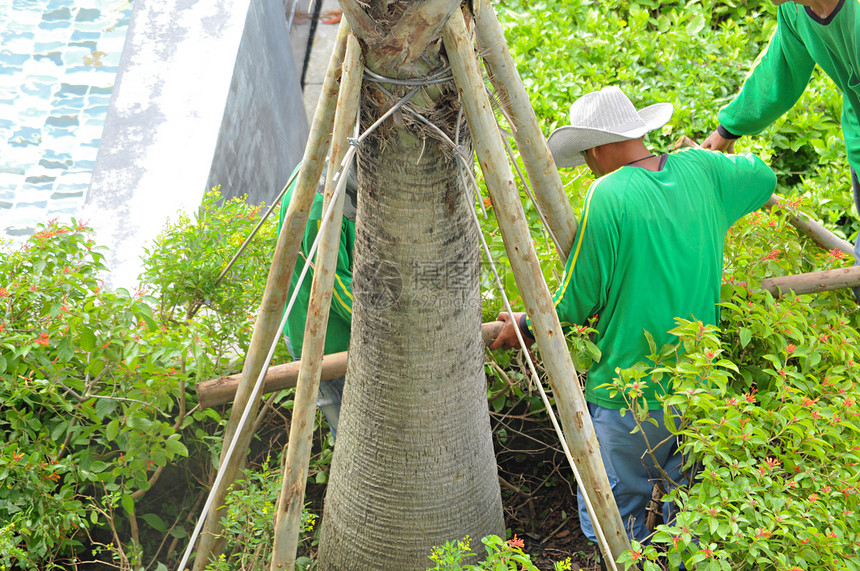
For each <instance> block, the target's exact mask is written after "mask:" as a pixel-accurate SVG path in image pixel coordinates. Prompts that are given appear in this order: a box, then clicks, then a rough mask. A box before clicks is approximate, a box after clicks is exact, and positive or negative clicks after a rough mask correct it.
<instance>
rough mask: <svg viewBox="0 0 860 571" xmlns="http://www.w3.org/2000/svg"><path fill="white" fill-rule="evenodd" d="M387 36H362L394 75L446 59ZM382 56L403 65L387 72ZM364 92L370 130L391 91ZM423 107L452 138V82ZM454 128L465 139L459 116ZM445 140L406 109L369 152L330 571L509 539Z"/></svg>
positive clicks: (376, 11)
mask: <svg viewBox="0 0 860 571" xmlns="http://www.w3.org/2000/svg"><path fill="white" fill-rule="evenodd" d="M414 4H415V3H414V2H411V1H406V0H401V1H400V2H395V3H393V4H388V3H387V2H384V1H377V0H374V1H373V2H371V4H370V8H369V14H370V16H371V17H372V18H373V20H374V21H375V22H376V26H377V27H378V28H380V29H386V28H390V27H392V26H393V25H395V24H397V21H395V22H391V21H390V20H391V17H390V14H392V13H393V14H397V15H399V14H409V13H410V11H409V10H408V9H409V8H410V7H411V6H414ZM436 5H438V3H436ZM412 13H414V10H413V12H412ZM422 22H423V23H422ZM415 25H419V26H428V27H431V28H432V27H438V26H439V22H436V21H434V22H424V21H423V19H419V20H417V23H416V24H415ZM402 26H403V24H402V23H401V27H400V28H399V29H401V30H402V29H403V27H402ZM408 36H409V34H405V37H408ZM417 37H424V34H417ZM362 39H363V40H365V42H366V38H362ZM436 39H437V40H438V36H437V38H436ZM381 45H382V44H381V43H379V44H373V43H366V51H365V57H366V61H367V65H368V67H370V68H371V69H372V70H373V71H374V72H376V73H379V74H381V75H384V76H386V77H395V76H396V77H410V76H412V77H414V76H416V75H417V74H421V75H426V74H427V73H428V72H430V71H431V70H435V69H437V68H441V67H442V62H441V58H440V57H439V54H438V48H439V42H438V41H435V42H434V41H431V42H428V43H427V45H428V46H430V47H429V48H428V49H426V50H424V52H423V54H421V57H420V58H415V57H414V55H409V56H408V57H407V58H406V59H404V58H403V57H393V56H392V55H391V54H389V53H385V57H384V58H383V57H377V56H379V54H378V53H377V51H376V50H378V49H381V48H380V46H381ZM411 49H412V50H414V46H412V48H411ZM380 61H385V62H396V67H395V68H393V69H392V68H380V67H379V62H380ZM386 89H387V90H389V91H392V92H398V93H403V92H405V89H404V88H402V87H398V86H393V85H388V86H386ZM362 101H363V103H362V110H363V117H362V128H366V127H367V126H368V125H369V124H370V123H372V122H373V121H374V120H375V119H376V118H377V117H378V116H379V115H380V114H381V112H384V110H385V109H387V108H388V107H390V106H391V105H392V104H394V103H395V101H396V99H395V100H392V99H391V98H389V97H388V96H387V95H385V92H384V91H382V89H380V88H379V87H377V86H373V85H366V87H365V89H364V96H363V99H362ZM413 105H415V106H418V107H419V112H422V113H424V114H425V116H428V118H429V119H431V120H432V121H433V122H434V123H435V124H436V125H437V126H439V127H440V128H441V129H442V130H443V131H445V132H446V133H447V134H448V135H449V136H450V137H451V139H454V138H455V137H456V135H455V132H456V131H457V125H456V120H457V118H458V108H457V107H456V105H457V98H456V92H455V91H454V87H453V85H452V84H451V83H450V82H449V83H448V84H444V85H441V86H433V87H429V88H427V89H425V90H423V93H422V94H420V97H419V98H418V99H417V100H415V101H413ZM459 132H460V141H461V143H462V144H463V145H464V146H465V147H468V146H469V141H468V138H467V130H466V126H465V125H464V124H463V125H460V129H459ZM434 137H435V135H434V133H432V131H429V130H427V129H426V128H424V127H422V126H421V125H420V124H419V123H417V122H416V121H411V120H410V118H409V116H408V115H407V114H398V115H395V116H394V117H393V118H392V120H390V121H387V122H386V123H384V124H383V125H382V126H381V127H380V129H379V130H378V131H376V132H374V134H372V135H371V136H369V137H368V138H367V139H366V140H365V141H364V142H363V143H362V145H361V147H360V149H359V177H358V178H359V195H358V212H357V217H356V241H355V254H354V268H353V321H352V338H351V342H350V358H349V363H348V365H347V382H346V387H345V389H344V395H343V407H342V409H341V416H340V421H339V426H338V440H337V446H336V447H335V453H334V459H333V461H332V467H331V473H330V476H329V484H328V490H327V495H326V501H325V510H324V513H323V518H322V530H321V536H320V550H319V568H320V569H321V570H325V571H332V570H341V569H342V570H348V571H354V570H364V569H367V570H374V571H376V570H392V571H408V570H412V569H415V570H419V569H421V570H423V569H426V568H427V566H428V563H429V560H428V558H427V557H428V556H429V554H430V550H431V548H432V547H433V546H434V545H441V544H444V543H445V542H446V541H448V540H457V539H462V538H463V537H464V536H466V535H469V536H470V537H472V538H474V539H475V540H478V539H480V538H481V537H484V536H486V535H489V534H503V533H504V520H503V514H502V504H501V493H500V490H499V484H498V473H497V469H496V461H495V455H494V451H493V446H492V437H491V432H490V421H489V411H488V407H487V398H486V381H485V376H484V366H483V346H484V345H483V343H482V340H481V299H480V287H479V275H480V257H479V249H478V244H479V242H478V234H477V229H476V228H475V226H474V223H473V222H472V220H471V214H470V210H469V208H470V205H469V200H471V198H470V197H471V193H470V192H468V191H467V189H466V188H464V187H463V186H462V184H461V177H460V175H459V171H458V168H459V166H458V164H457V161H456V159H455V158H454V156H453V152H452V151H451V150H450V148H448V147H446V146H445V145H443V144H442V143H441V142H440V141H439V140H438V139H436V138H434Z"/></svg>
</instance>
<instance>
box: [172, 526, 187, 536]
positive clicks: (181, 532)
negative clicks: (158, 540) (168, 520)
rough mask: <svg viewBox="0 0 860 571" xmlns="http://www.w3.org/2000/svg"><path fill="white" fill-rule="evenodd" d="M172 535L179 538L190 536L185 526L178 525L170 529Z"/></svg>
mask: <svg viewBox="0 0 860 571" xmlns="http://www.w3.org/2000/svg"><path fill="white" fill-rule="evenodd" d="M170 535H172V536H173V537H175V538H177V539H183V538H185V537H188V532H186V531H185V528H184V527H182V526H179V525H178V526H176V527H174V528H173V529H171V530H170Z"/></svg>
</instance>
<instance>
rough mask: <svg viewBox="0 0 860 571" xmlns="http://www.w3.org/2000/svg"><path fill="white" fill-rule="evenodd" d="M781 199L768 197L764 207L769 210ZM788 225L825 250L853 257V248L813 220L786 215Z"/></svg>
mask: <svg viewBox="0 0 860 571" xmlns="http://www.w3.org/2000/svg"><path fill="white" fill-rule="evenodd" d="M781 201H782V199H781V198H780V197H779V196H777V195H775V194H774V195H773V196H771V197H770V200H768V201H767V202H766V203H765V205H764V207H765V208H766V209H767V210H770V209H771V208H773V207H774V206H775V205H777V204H779V203H780V202H781ZM788 223H789V224H791V225H792V226H794V227H795V228H797V231H798V232H800V233H801V234H805V235H806V236H809V237H810V238H811V239H812V241H813V242H815V243H816V244H818V245H819V246H821V247H822V248H824V249H825V250H827V251H828V252H829V251H830V250H839V251H840V252H843V253H845V254H850V255H851V256H853V255H854V246H852V245H851V244H850V243H849V242H848V241H847V240H843V239H842V238H840V237H839V236H837V235H836V234H834V233H833V232H831V231H830V230H828V229H827V228H825V227H824V226H822V225H821V224H819V223H818V222H816V221H815V220H812V219H810V218H808V217H807V216H806V215H805V214H802V213H798V214H792V213H789V215H788Z"/></svg>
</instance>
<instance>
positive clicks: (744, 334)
mask: <svg viewBox="0 0 860 571" xmlns="http://www.w3.org/2000/svg"><path fill="white" fill-rule="evenodd" d="M738 336H739V337H740V338H741V347H746V346H747V345H749V343H750V340H752V331H750V330H749V329H747V328H746V327H743V328H741V329H740V330H738Z"/></svg>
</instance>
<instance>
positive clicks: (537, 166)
mask: <svg viewBox="0 0 860 571" xmlns="http://www.w3.org/2000/svg"><path fill="white" fill-rule="evenodd" d="M478 3H479V4H481V7H480V10H479V11H478V13H477V15H476V17H475V22H476V28H475V32H476V34H477V38H478V44H479V46H480V53H481V55H482V57H483V59H484V66H485V67H486V68H487V73H488V74H489V76H490V81H491V82H492V84H493V87H494V88H495V90H496V93H497V94H498V95H499V100H500V101H501V104H502V106H503V107H504V109H505V115H506V116H507V117H508V118H509V119H510V121H511V123H512V124H511V129H512V130H513V132H514V139H515V140H516V142H517V148H518V149H519V151H520V156H521V157H522V159H523V163H524V164H525V167H526V172H527V173H528V175H529V181H530V182H531V184H532V190H533V191H534V196H535V200H536V201H537V205H536V206H537V208H538V211H539V212H540V214H541V218H543V222H544V225H546V227H547V229H548V230H549V233H550V235H551V236H552V239H553V242H555V247H556V250H557V252H558V256H559V257H560V258H561V259H562V260H563V261H567V257H568V256H569V255H570V251H571V248H572V247H573V239H574V236H576V217H575V216H574V214H573V208H572V207H571V205H570V200H569V199H568V198H567V195H566V194H565V192H564V187H563V186H562V184H561V177H559V175H558V169H557V168H556V166H555V161H554V160H553V158H552V154H551V153H550V152H549V147H547V144H546V139H545V138H544V136H543V132H542V131H541V130H540V125H538V121H537V117H536V116H535V112H534V109H533V108H532V105H531V102H530V101H529V96H528V93H526V88H525V87H524V86H523V82H522V80H521V79H520V75H519V73H518V72H517V68H516V66H515V65H514V60H513V59H512V58H511V53H510V52H509V51H508V47H507V44H506V43H505V36H504V34H503V33H502V26H501V25H500V24H499V19H498V17H496V12H495V10H494V9H493V7H492V5H490V3H489V2H488V1H486V0H482V1H480V2H476V4H478Z"/></svg>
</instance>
